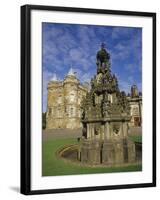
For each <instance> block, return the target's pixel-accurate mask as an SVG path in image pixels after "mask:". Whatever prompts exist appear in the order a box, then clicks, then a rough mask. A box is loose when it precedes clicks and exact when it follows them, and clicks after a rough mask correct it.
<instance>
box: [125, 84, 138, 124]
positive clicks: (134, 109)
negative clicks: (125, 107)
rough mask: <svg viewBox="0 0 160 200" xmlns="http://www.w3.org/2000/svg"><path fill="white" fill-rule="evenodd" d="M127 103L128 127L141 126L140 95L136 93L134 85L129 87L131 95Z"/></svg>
mask: <svg viewBox="0 0 160 200" xmlns="http://www.w3.org/2000/svg"><path fill="white" fill-rule="evenodd" d="M127 98H128V101H129V104H130V115H131V121H130V123H129V126H135V127H137V126H141V125H142V93H141V92H138V88H137V86H136V85H133V86H132V87H131V93H130V94H129V95H128V97H127Z"/></svg>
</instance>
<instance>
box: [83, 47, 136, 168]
mask: <svg viewBox="0 0 160 200" xmlns="http://www.w3.org/2000/svg"><path fill="white" fill-rule="evenodd" d="M96 58H97V62H96V64H97V74H96V75H95V76H94V77H93V78H92V79H91V90H90V91H89V92H88V93H87V96H86V98H85V99H83V101H82V105H81V108H82V124H83V131H82V139H81V145H80V148H79V159H80V161H81V162H82V163H86V164H90V165H97V164H98V165H99V164H104V165H110V166H112V165H120V164H122V165H123V164H124V163H134V162H135V159H136V158H135V157H136V156H135V144H134V142H132V141H131V140H130V139H129V137H128V122H129V121H130V119H131V116H130V108H129V103H128V101H127V98H126V94H125V92H123V91H120V89H119V86H118V80H117V78H116V76H115V75H114V74H112V72H111V62H110V54H109V53H108V52H107V50H106V49H105V45H104V44H102V45H101V49H100V50H99V51H98V52H97V56H96Z"/></svg>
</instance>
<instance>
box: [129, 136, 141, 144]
mask: <svg viewBox="0 0 160 200" xmlns="http://www.w3.org/2000/svg"><path fill="white" fill-rule="evenodd" d="M130 138H131V140H132V141H134V142H138V143H142V135H132V136H130Z"/></svg>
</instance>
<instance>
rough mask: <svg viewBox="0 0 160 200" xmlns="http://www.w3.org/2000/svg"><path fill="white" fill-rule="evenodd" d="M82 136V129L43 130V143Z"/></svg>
mask: <svg viewBox="0 0 160 200" xmlns="http://www.w3.org/2000/svg"><path fill="white" fill-rule="evenodd" d="M81 135H82V129H81V128H80V129H75V130H70V129H52V130H43V141H46V140H52V139H56V138H78V137H81Z"/></svg>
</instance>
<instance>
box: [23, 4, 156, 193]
mask: <svg viewBox="0 0 160 200" xmlns="http://www.w3.org/2000/svg"><path fill="white" fill-rule="evenodd" d="M32 10H46V11H65V12H80V13H81V12H82V13H97V14H112V15H126V16H142V17H152V22H153V27H152V33H153V38H152V42H153V44H152V47H153V53H152V55H153V63H152V65H153V66H152V67H153V74H152V78H153V87H152V89H153V92H152V99H153V105H152V108H153V112H152V114H153V119H152V120H153V133H152V137H153V149H152V155H153V161H152V167H153V172H152V174H153V175H152V182H151V183H142V184H125V185H113V186H94V187H77V188H61V189H49V190H31V169H30V166H31V53H30V52H31V11H32ZM20 157H21V180H20V182H21V188H20V192H21V193H22V194H26V195H33V194H50V193H66V192H82V191H95V190H112V189H128V188H140V187H141V188H144V187H155V186H156V13H150V12H137V11H121V10H104V9H90V8H72V7H57V6H43V5H24V6H21V156H20Z"/></svg>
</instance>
